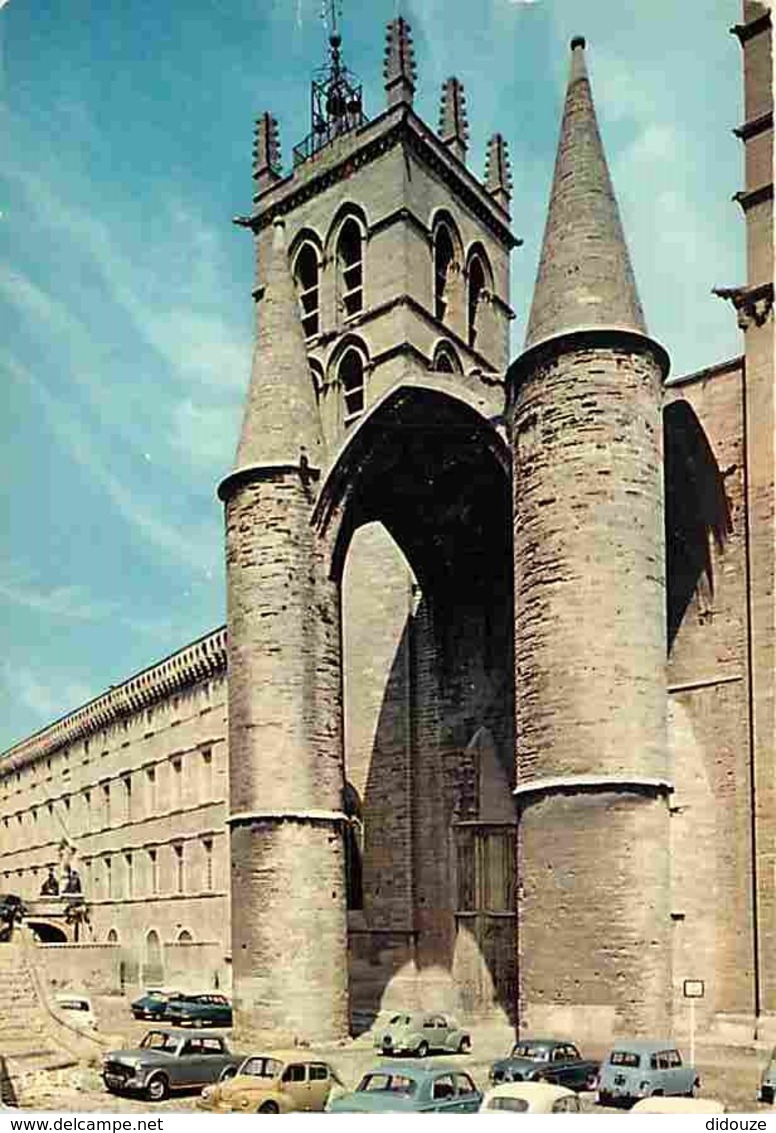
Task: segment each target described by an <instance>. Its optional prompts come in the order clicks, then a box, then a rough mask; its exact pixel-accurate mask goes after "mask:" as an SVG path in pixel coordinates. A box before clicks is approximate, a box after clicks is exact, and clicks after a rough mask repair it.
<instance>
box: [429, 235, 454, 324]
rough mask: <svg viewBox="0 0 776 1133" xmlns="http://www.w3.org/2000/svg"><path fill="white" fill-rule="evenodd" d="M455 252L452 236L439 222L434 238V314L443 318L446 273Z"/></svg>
mask: <svg viewBox="0 0 776 1133" xmlns="http://www.w3.org/2000/svg"><path fill="white" fill-rule="evenodd" d="M454 255H455V252H454V249H453V238H452V236H451V235H450V230H449V229H448V227H447V225H446V224H440V225H439V227H438V228H437V230H436V238H435V240H434V314H435V315H436V317H437V318H438V319H439V321H440V322H442V321H443V320H444V317H445V312H446V311H447V304H448V298H449V297H448V295H447V287H448V273H449V271H450V265H451V263H452V262H453V258H454Z"/></svg>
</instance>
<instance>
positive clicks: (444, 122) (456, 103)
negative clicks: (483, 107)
mask: <svg viewBox="0 0 776 1133" xmlns="http://www.w3.org/2000/svg"><path fill="white" fill-rule="evenodd" d="M439 136H440V138H441V139H442V141H443V142H444V143H445V145H446V146H448V147H449V149H450V151H451V152H452V153H454V154H455V156H456V157H457V158H458V160H459V161H465V160H466V150H467V147H468V145H469V122H468V120H467V117H466V99H465V97H464V93H463V83H462V82H461V81H460V79H456V78H454V77H451V78H449V79H446V80H445V82H444V83H442V103H441V106H440V108H439Z"/></svg>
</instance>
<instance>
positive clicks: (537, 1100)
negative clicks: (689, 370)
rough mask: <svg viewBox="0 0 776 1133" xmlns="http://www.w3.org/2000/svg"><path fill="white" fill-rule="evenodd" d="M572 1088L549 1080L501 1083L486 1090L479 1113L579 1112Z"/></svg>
mask: <svg viewBox="0 0 776 1133" xmlns="http://www.w3.org/2000/svg"><path fill="white" fill-rule="evenodd" d="M581 1112H582V1106H581V1103H580V1100H579V1098H578V1097H577V1095H576V1094H575V1093H574V1091H573V1090H567V1089H566V1087H565V1086H553V1085H551V1084H550V1083H549V1082H505V1083H504V1084H503V1085H501V1086H494V1087H493V1089H492V1090H488V1092H487V1094H486V1095H485V1097H484V1098H483V1099H482V1105H481V1106H480V1113H581Z"/></svg>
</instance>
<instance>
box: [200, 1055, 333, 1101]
mask: <svg viewBox="0 0 776 1133" xmlns="http://www.w3.org/2000/svg"><path fill="white" fill-rule="evenodd" d="M344 1092H345V1086H344V1084H343V1083H342V1081H341V1079H340V1077H339V1075H338V1074H337V1072H336V1070H334V1068H333V1067H332V1066H330V1064H329V1063H328V1062H325V1061H324V1060H323V1059H322V1058H316V1057H315V1056H314V1055H312V1054H310V1053H309V1052H308V1053H304V1054H303V1053H302V1052H301V1051H299V1050H294V1051H270V1052H269V1053H268V1054H251V1055H249V1057H248V1058H246V1059H245V1061H244V1062H243V1063H242V1064H241V1066H240V1067H239V1068H238V1070H237V1074H236V1075H235V1076H234V1077H229V1078H226V1079H224V1080H222V1081H221V1082H219V1083H218V1084H217V1085H215V1086H205V1088H204V1090H203V1091H202V1094H201V1095H200V1097H199V1098H197V1106H198V1108H199V1109H204V1110H207V1111H209V1112H210V1113H296V1112H300V1111H303V1112H313V1113H321V1112H322V1111H323V1108H324V1106H325V1105H326V1102H327V1101H328V1100H329V1098H330V1097H331V1096H332V1094H333V1093H334V1094H337V1093H344Z"/></svg>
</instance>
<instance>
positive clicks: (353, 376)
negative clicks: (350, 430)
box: [337, 346, 364, 425]
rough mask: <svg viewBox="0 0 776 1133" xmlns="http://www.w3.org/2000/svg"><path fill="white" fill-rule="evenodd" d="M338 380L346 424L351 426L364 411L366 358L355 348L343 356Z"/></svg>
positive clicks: (351, 348) (348, 350) (349, 349)
mask: <svg viewBox="0 0 776 1133" xmlns="http://www.w3.org/2000/svg"><path fill="white" fill-rule="evenodd" d="M337 378H338V380H339V383H340V386H341V387H342V399H343V406H344V420H345V424H346V425H349V424H350V422H351V421H354V420H355V419H356V417H358V416H360V414H361V413H363V411H364V358H363V356H362V354H361V352H360V351H359V350H356V348H355V346H350V347H348V349H347V350H346V351H345V353H344V354H343V355H342V358H341V359H340V362H339V366H338V367H337Z"/></svg>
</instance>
